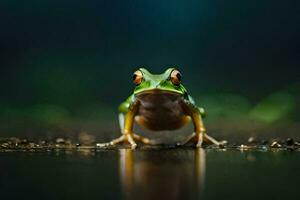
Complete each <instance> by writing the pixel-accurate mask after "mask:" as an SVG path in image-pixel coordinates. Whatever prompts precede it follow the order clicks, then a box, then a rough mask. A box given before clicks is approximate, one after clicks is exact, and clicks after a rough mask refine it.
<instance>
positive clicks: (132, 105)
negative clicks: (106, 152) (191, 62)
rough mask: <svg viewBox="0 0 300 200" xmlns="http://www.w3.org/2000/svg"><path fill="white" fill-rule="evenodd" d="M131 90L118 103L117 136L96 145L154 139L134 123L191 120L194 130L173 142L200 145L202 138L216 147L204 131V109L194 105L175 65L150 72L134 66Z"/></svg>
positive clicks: (163, 127)
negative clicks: (142, 133)
mask: <svg viewBox="0 0 300 200" xmlns="http://www.w3.org/2000/svg"><path fill="white" fill-rule="evenodd" d="M132 79H133V83H134V85H135V87H134V90H133V93H132V94H131V95H130V96H129V97H128V98H127V99H126V100H125V101H124V102H123V103H121V104H120V106H119V126H120V130H121V133H122V134H121V136H120V137H118V138H116V139H113V140H112V141H110V142H106V143H98V144H97V146H98V147H109V146H116V145H118V144H119V143H128V144H129V145H130V147H131V148H132V149H135V148H136V147H137V142H140V143H142V144H145V145H152V144H154V143H155V142H154V141H153V140H151V139H149V138H146V137H143V136H141V135H138V134H136V133H135V132H134V130H133V127H134V124H135V123H136V124H138V125H139V126H141V127H142V128H145V129H147V130H150V131H172V130H177V129H180V128H182V127H183V126H185V125H186V124H188V123H189V122H192V124H193V127H194V132H193V133H192V134H191V135H189V136H188V137H187V138H186V139H185V140H184V141H182V142H178V143H176V145H179V146H181V145H186V144H188V143H190V142H192V143H193V144H194V146H195V147H197V148H202V147H203V144H204V142H206V143H208V144H214V145H217V146H219V147H221V146H222V145H223V143H222V142H219V141H217V140H216V139H214V138H213V137H211V136H209V135H208V134H207V133H206V128H205V126H204V122H203V118H204V117H205V111H204V109H203V108H202V107H198V106H197V105H196V103H195V101H194V99H193V98H192V97H191V95H190V94H189V93H188V91H187V90H186V88H185V87H184V86H183V84H182V75H181V73H180V71H179V70H178V69H177V67H170V68H168V69H166V70H165V72H163V73H162V74H152V73H151V72H149V71H148V70H147V69H146V68H143V67H141V68H139V69H137V70H136V71H135V72H134V73H133V76H132Z"/></svg>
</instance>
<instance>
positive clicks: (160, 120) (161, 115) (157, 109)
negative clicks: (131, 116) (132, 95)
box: [135, 92, 189, 131]
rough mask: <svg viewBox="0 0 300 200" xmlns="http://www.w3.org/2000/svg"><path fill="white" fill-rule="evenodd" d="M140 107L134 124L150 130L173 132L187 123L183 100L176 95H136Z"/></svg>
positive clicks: (187, 118)
mask: <svg viewBox="0 0 300 200" xmlns="http://www.w3.org/2000/svg"><path fill="white" fill-rule="evenodd" d="M137 99H138V100H139V101H140V105H139V108H138V111H137V115H136V118H135V120H136V122H137V123H138V124H139V125H141V126H143V127H145V128H147V129H150V130H157V131H158V130H174V129H178V128H180V127H182V126H183V125H184V124H186V123H187V122H188V121H189V116H187V115H186V113H185V111H184V108H183V105H184V102H183V98H182V96H181V95H179V94H176V93H165V92H151V93H141V94H138V95H137Z"/></svg>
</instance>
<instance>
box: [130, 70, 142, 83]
mask: <svg viewBox="0 0 300 200" xmlns="http://www.w3.org/2000/svg"><path fill="white" fill-rule="evenodd" d="M132 78H133V82H134V84H135V85H139V84H141V83H142V80H143V73H142V72H141V71H140V70H137V71H135V72H134V73H133V77H132Z"/></svg>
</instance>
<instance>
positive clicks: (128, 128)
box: [97, 102, 150, 149]
mask: <svg viewBox="0 0 300 200" xmlns="http://www.w3.org/2000/svg"><path fill="white" fill-rule="evenodd" d="M137 108H138V102H137V103H135V104H133V105H132V106H130V108H129V109H128V110H127V112H126V113H120V114H119V124H120V129H121V132H122V135H121V136H120V137H118V138H116V139H114V140H112V141H110V142H107V143H98V144H97V146H98V147H109V146H115V145H117V144H118V143H123V142H128V143H129V144H130V146H131V148H132V149H134V148H136V146H137V144H136V142H135V140H136V141H139V142H142V143H144V144H150V140H149V139H148V138H144V137H142V136H139V135H137V134H135V133H134V132H133V125H134V117H135V116H136V111H137Z"/></svg>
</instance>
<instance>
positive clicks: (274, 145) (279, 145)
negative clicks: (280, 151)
mask: <svg viewBox="0 0 300 200" xmlns="http://www.w3.org/2000/svg"><path fill="white" fill-rule="evenodd" d="M281 146H282V145H281V144H279V143H278V142H276V141H274V142H273V143H272V144H271V147H272V148H280V147H281Z"/></svg>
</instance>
